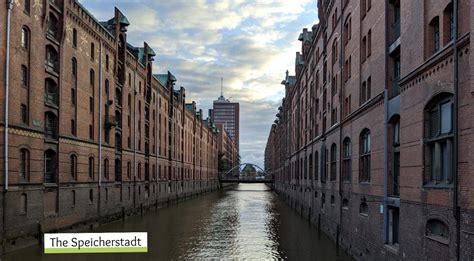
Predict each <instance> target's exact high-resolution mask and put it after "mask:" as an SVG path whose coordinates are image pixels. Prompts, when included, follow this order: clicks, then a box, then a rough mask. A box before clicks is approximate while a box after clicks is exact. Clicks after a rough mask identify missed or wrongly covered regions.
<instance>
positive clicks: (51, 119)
mask: <svg viewBox="0 0 474 261" xmlns="http://www.w3.org/2000/svg"><path fill="white" fill-rule="evenodd" d="M44 132H45V135H46V137H48V138H53V139H55V138H56V137H57V134H58V119H57V117H56V115H55V114H54V113H52V112H49V111H48V112H46V113H45V114H44Z"/></svg>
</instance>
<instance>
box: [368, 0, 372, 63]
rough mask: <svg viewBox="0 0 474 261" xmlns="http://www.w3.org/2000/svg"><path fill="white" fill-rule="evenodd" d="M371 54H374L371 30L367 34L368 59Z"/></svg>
mask: <svg viewBox="0 0 474 261" xmlns="http://www.w3.org/2000/svg"><path fill="white" fill-rule="evenodd" d="M369 1H370V0H369ZM371 53H372V30H369V32H368V33H367V57H369V56H370V54H371Z"/></svg>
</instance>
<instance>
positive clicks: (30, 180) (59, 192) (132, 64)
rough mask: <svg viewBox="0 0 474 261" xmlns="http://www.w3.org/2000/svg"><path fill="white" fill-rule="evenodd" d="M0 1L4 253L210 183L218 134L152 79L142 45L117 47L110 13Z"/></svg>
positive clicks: (120, 24)
mask: <svg viewBox="0 0 474 261" xmlns="http://www.w3.org/2000/svg"><path fill="white" fill-rule="evenodd" d="M2 5H3V6H2V8H0V16H1V17H4V18H7V20H8V21H11V23H10V24H8V23H6V24H4V23H2V26H1V28H0V41H1V42H2V44H1V46H0V60H1V62H0V71H1V72H0V85H1V86H2V88H0V101H1V106H0V107H1V108H0V135H1V137H2V140H1V141H0V148H1V152H0V171H1V173H2V180H1V184H2V185H1V188H2V192H3V193H2V194H1V197H2V201H1V202H2V203H1V208H2V209H1V211H2V212H3V215H2V217H1V218H0V223H1V227H2V232H1V239H2V242H3V246H4V251H8V250H9V249H11V248H16V247H20V246H22V245H23V244H29V243H32V242H37V240H38V239H39V238H40V237H41V236H40V235H41V232H47V231H55V230H58V229H65V228H67V229H71V230H74V229H79V228H80V227H81V226H82V227H84V226H89V225H90V224H97V223H100V222H103V221H107V220H110V219H114V218H118V217H121V216H125V215H128V214H130V213H133V212H136V211H137V210H142V209H144V208H147V207H149V206H151V205H156V204H159V203H161V202H167V201H169V200H172V199H174V200H175V199H178V198H181V197H186V196H189V195H192V194H195V193H200V192H203V191H207V190H211V189H214V188H217V186H218V181H217V156H218V152H217V150H218V148H217V132H218V131H217V129H216V128H215V127H214V126H213V124H212V123H211V122H210V121H209V120H204V119H203V113H202V111H201V110H197V109H196V105H195V103H194V102H193V103H189V104H187V103H186V99H185V98H186V95H185V89H184V88H183V87H181V88H179V89H177V88H175V87H174V84H175V82H176V78H175V76H173V75H172V74H171V73H169V72H168V73H167V74H153V73H152V62H153V57H154V56H155V53H154V51H153V49H151V47H150V46H148V45H147V44H146V43H144V45H143V46H142V47H135V46H132V45H131V44H129V43H127V26H128V25H129V21H128V20H127V18H126V17H125V16H124V15H123V14H122V13H121V12H120V11H119V10H118V9H115V13H114V14H113V17H112V18H111V19H110V20H108V21H104V22H99V21H97V20H96V19H95V18H94V17H93V16H92V15H91V14H90V13H89V12H88V11H87V10H86V9H85V8H84V7H83V6H82V5H81V4H80V3H79V2H78V1H75V0H48V1H46V0H44V1H8V0H7V1H4V2H3V3H2ZM8 17H11V18H8ZM7 70H9V73H8V74H7ZM6 75H7V76H8V77H5V76H6ZM7 90H8V92H9V93H8V94H7V93H6V91H7ZM7 109H8V111H7ZM6 141H7V142H8V146H6ZM7 153H8V154H7Z"/></svg>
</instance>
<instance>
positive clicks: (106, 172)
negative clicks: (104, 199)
mask: <svg viewBox="0 0 474 261" xmlns="http://www.w3.org/2000/svg"><path fill="white" fill-rule="evenodd" d="M104 178H105V179H106V180H108V179H109V160H108V159H104Z"/></svg>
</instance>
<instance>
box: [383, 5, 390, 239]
mask: <svg viewBox="0 0 474 261" xmlns="http://www.w3.org/2000/svg"><path fill="white" fill-rule="evenodd" d="M387 14H388V2H385V30H384V39H385V40H384V45H385V46H384V50H385V55H384V72H385V74H384V76H385V77H384V85H385V90H384V94H383V111H384V115H383V125H384V126H383V213H382V214H383V239H384V243H387V242H388V211H387V201H388V110H389V107H388V89H387V87H388V86H387V81H388V40H387V38H388V15H387Z"/></svg>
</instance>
